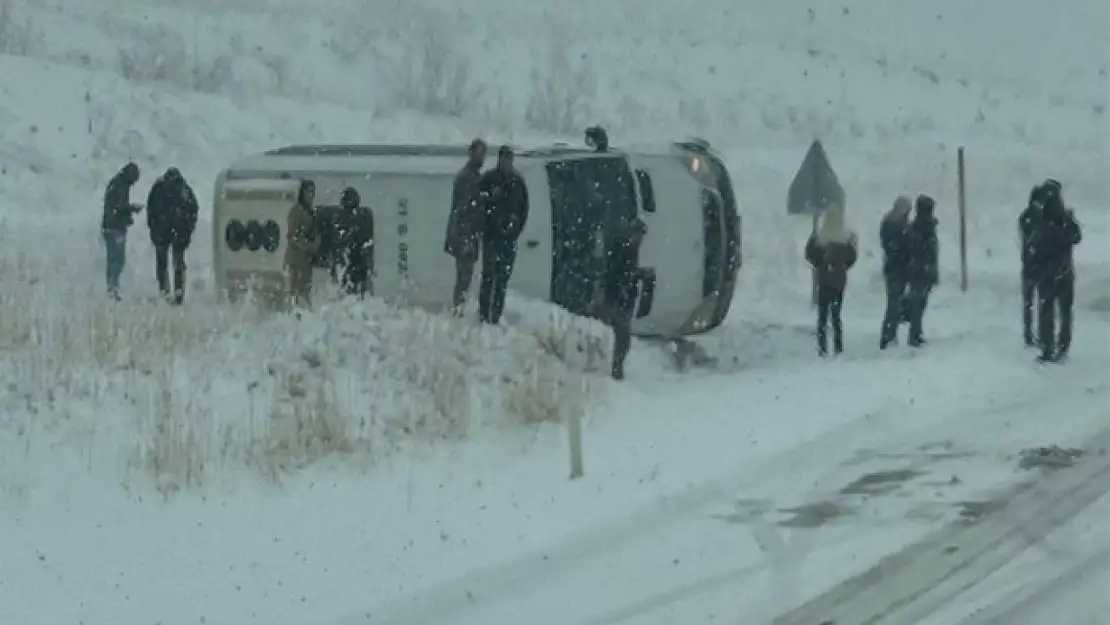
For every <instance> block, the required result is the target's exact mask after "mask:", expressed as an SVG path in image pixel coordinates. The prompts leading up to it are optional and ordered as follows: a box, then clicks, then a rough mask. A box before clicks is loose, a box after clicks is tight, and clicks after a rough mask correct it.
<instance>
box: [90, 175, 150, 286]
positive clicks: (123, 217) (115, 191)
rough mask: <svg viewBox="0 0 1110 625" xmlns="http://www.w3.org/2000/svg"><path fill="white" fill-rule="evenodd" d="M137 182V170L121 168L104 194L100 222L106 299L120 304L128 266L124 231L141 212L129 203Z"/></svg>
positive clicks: (125, 232)
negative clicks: (109, 298)
mask: <svg viewBox="0 0 1110 625" xmlns="http://www.w3.org/2000/svg"><path fill="white" fill-rule="evenodd" d="M138 181H139V166H138V165H136V164H135V163H128V164H126V165H124V166H123V168H122V169H120V170H119V172H117V173H116V175H115V176H112V179H111V180H109V181H108V187H107V189H105V191H104V215H103V217H102V218H101V220H100V233H101V236H103V237H104V247H105V249H106V251H107V271H106V273H107V278H108V295H110V296H111V297H112V298H113V299H115V300H117V301H118V300H119V298H120V296H119V277H120V274H122V273H123V266H124V265H125V264H126V262H127V230H128V228H130V227H131V226H132V224H134V223H135V213H137V212H139V211H141V210H142V209H143V207H142V206H139V205H138V204H132V203H131V187H133V186H135V183H136V182H138Z"/></svg>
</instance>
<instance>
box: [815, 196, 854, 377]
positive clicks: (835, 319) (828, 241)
mask: <svg viewBox="0 0 1110 625" xmlns="http://www.w3.org/2000/svg"><path fill="white" fill-rule="evenodd" d="M805 257H806V260H807V261H808V262H809V264H810V265H812V266H813V268H814V269H815V270H817V353H818V354H820V355H821V356H827V355H828V353H829V345H828V336H827V333H828V326H829V323H830V321H831V322H832V330H833V353H834V354H840V353H842V352H843V351H844V330H843V324H842V323H841V318H840V313H841V310H842V309H843V307H844V288H845V287H846V286H847V285H848V271H849V270H851V268H852V267H853V266H854V265H855V264H856V259H857V258H858V240H857V237H856V233H855V232H852V231H851V230H849V229H848V228H847V227H846V226H845V225H844V208H843V207H841V206H835V205H834V206H830V207H829V208H828V209H827V210H826V211H825V213H824V215H822V217H821V227H820V228H818V230H817V232H815V233H813V234H812V235H810V237H809V240H808V241H806V248H805Z"/></svg>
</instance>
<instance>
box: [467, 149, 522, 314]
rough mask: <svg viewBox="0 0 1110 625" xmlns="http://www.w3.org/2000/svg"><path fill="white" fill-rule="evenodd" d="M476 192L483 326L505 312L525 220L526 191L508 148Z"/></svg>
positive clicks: (480, 301) (499, 155)
mask: <svg viewBox="0 0 1110 625" xmlns="http://www.w3.org/2000/svg"><path fill="white" fill-rule="evenodd" d="M478 191H479V194H480V197H481V199H482V207H483V209H484V223H483V228H482V284H481V288H480V289H479V302H478V304H479V306H478V308H479V316H480V318H481V320H482V322H483V323H491V324H497V323H499V322H500V321H501V313H502V312H504V310H505V294H506V291H507V290H508V286H509V279H510V278H511V277H512V275H513V265H514V264H515V263H516V254H517V242H518V241H519V239H520V235H521V233H522V232H523V231H524V226H525V224H526V223H527V221H528V188H527V187H526V186H525V183H524V177H523V176H521V175H520V172H518V171H517V170H516V169H515V168H514V167H513V149H512V148H511V147H509V146H507V145H503V146H501V148H500V149H499V150H498V151H497V167H495V168H494V169H492V170H490V171H488V172H486V173H485V174H483V175H482V178H481V179H480V180H479V181H478Z"/></svg>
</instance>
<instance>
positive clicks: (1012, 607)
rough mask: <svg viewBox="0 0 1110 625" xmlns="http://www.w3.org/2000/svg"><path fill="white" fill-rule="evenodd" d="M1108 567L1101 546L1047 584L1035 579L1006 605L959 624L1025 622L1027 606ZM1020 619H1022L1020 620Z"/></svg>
mask: <svg viewBox="0 0 1110 625" xmlns="http://www.w3.org/2000/svg"><path fill="white" fill-rule="evenodd" d="M1108 567H1110V544H1107V545H1105V546H1103V547H1102V548H1101V549H1099V550H1098V551H1096V552H1095V553H1094V554H1092V555H1090V556H1088V557H1087V558H1085V559H1083V560H1082V561H1080V562H1079V563H1078V564H1076V565H1075V566H1072V567H1071V568H1069V569H1067V570H1066V571H1064V572H1063V573H1061V574H1060V575H1057V576H1056V577H1054V578H1052V579H1050V580H1048V581H1047V582H1045V581H1044V580H1039V581H1037V582H1032V583H1030V584H1027V585H1025V586H1022V587H1021V588H1020V589H1018V590H1017V591H1015V592H1013V593H1010V595H1009V596H1008V597H1007V601H1006V602H1004V603H999V604H996V605H992V606H991V607H990V608H988V609H987V610H985V611H984V612H981V613H979V614H976V615H974V616H972V617H969V618H967V619H964V620H963V621H962V622H961V625H963V624H966V625H1013V623H1023V622H1029V617H1028V615H1027V614H1026V613H1027V612H1028V611H1029V609H1030V608H1031V607H1033V606H1035V605H1036V604H1038V603H1041V602H1042V601H1044V600H1045V599H1047V598H1049V597H1050V596H1051V595H1054V594H1056V593H1057V592H1059V591H1060V590H1062V589H1064V588H1066V587H1067V586H1071V585H1073V584H1075V583H1076V582H1077V581H1079V580H1080V579H1082V578H1084V577H1087V576H1088V575H1090V574H1091V573H1094V572H1096V571H1105V570H1107V568H1108ZM1023 616H1025V618H1024V619H1023V618H1022V617H1023Z"/></svg>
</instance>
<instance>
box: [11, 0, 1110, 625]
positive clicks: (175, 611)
mask: <svg viewBox="0 0 1110 625" xmlns="http://www.w3.org/2000/svg"><path fill="white" fill-rule="evenodd" d="M553 6H554V5H550V4H545V3H519V2H512V3H510V2H509V1H508V0H467V1H466V2H463V3H458V2H446V1H445V0H420V1H418V2H403V1H402V0H375V1H374V2H371V3H361V4H360V3H354V2H349V0H342V1H341V0H314V1H313V2H311V3H303V2H301V3H295V2H286V1H284V0H234V1H229V2H202V1H200V0H196V1H191V2H179V1H176V0H160V1H157V2H138V1H136V0H85V1H83V2H70V1H68V0H67V1H61V0H47V1H45V2H35V3H31V2H24V1H18V0H0V76H3V80H2V81H0V389H2V390H0V621H3V622H12V623H16V622H18V623H24V624H26V625H38V624H40V623H41V624H43V625H47V624H49V625H56V624H58V623H78V622H84V623H140V622H161V623H163V624H165V625H177V624H178V623H181V624H184V623H198V622H205V623H210V624H224V623H228V624H235V625H240V624H244V623H259V624H263V623H265V624H275V623H277V624H283V623H296V624H298V625H300V624H303V623H313V624H317V623H318V624H320V625H348V624H352V625H353V624H354V623H375V624H376V623H435V622H454V623H471V622H473V623H485V624H487V625H488V624H489V623H522V622H535V623H540V622H547V621H549V620H550V619H551V618H552V617H553V616H552V615H556V614H558V615H559V620H560V622H566V623H582V624H586V623H591V624H594V623H596V624H598V625H601V624H603V623H617V622H621V623H656V622H659V623H663V622H668V623H669V622H685V623H701V622H710V620H714V621H715V622H722V621H723V622H735V621H736V619H737V618H739V616H740V615H742V614H743V615H747V617H748V618H751V619H755V620H746V621H744V622H762V621H759V619H764V620H765V621H769V620H770V618H771V617H772V616H773V615H775V614H778V613H780V612H782V611H784V610H786V609H787V608H790V607H793V606H796V605H801V604H802V603H803V602H804V601H805V600H806V599H807V598H809V597H811V596H815V595H818V594H819V593H821V592H823V591H824V590H826V589H828V588H829V587H831V586H833V585H834V584H836V583H837V582H838V581H839V580H840V579H842V578H846V577H848V576H851V575H853V574H855V573H857V572H860V571H862V570H864V569H867V568H868V567H870V566H871V565H872V564H873V563H874V562H875V561H876V560H877V559H878V558H880V557H882V556H883V555H884V554H886V553H889V552H891V551H895V550H897V549H899V548H900V547H901V546H902V545H904V544H907V543H911V542H913V541H915V540H916V539H917V538H919V537H921V536H923V535H925V534H926V533H927V532H929V531H930V530H931V529H934V528H935V527H937V526H938V525H941V524H944V523H947V522H949V521H951V520H953V519H956V518H960V517H961V515H963V516H964V517H966V516H968V515H971V516H975V514H977V512H976V511H977V510H982V509H985V508H990V506H991V505H992V504H993V503H994V502H996V501H997V499H998V498H999V497H1001V495H1000V493H1005V492H1008V491H1007V489H1009V488H1011V487H1012V486H1013V484H1014V483H1015V482H1018V481H1022V480H1025V479H1027V478H1028V477H1029V476H1031V475H1032V473H1030V472H1029V471H1024V470H1021V469H1019V468H1018V466H1019V461H1018V460H1019V458H1018V454H1019V452H1020V451H1021V450H1022V449H1024V448H1027V447H1032V446H1041V445H1060V446H1064V447H1073V446H1074V447H1083V446H1084V444H1085V441H1086V440H1087V439H1088V437H1089V435H1090V434H1091V433H1092V432H1094V431H1095V430H1097V429H1099V428H1100V427H1102V426H1103V425H1104V423H1105V406H1106V405H1107V400H1108V399H1110V395H1108V389H1107V385H1108V383H1110V380H1108V379H1107V377H1106V373H1105V372H1106V371H1108V370H1110V253H1108V252H1107V249H1108V248H1107V245H1106V236H1107V234H1108V233H1110V202H1108V201H1107V200H1106V198H1107V197H1110V179H1108V178H1107V175H1106V174H1107V172H1108V171H1110V150H1108V149H1107V146H1110V111H1108V110H1107V107H1108V105H1110V76H1108V71H1110V42H1108V41H1107V39H1106V36H1105V33H1106V32H1107V31H1108V30H1110V6H1107V5H1106V3H1105V2H1102V1H1101V0H1059V1H1058V2H1056V3H1053V4H1052V5H1051V7H1049V6H1048V5H1046V4H1045V3H1044V2H1039V1H1038V0H981V1H979V2H974V3H968V2H962V1H959V0H936V1H934V2H931V3H921V2H909V1H902V0H899V1H889V2H885V3H874V2H865V1H863V0H843V1H842V2H838V3H834V4H828V3H825V4H822V3H816V2H802V1H801V0H779V1H778V2H771V3H768V2H754V1H750V0H743V1H741V2H737V1H735V0H708V1H706V2H700V3H696V4H694V5H690V4H687V3H667V2H654V1H652V2H646V1H645V0H639V1H633V0H610V1H609V2H599V3H593V4H590V5H588V6H587V5H582V6H576V8H575V9H574V10H573V11H558V10H556V9H555V8H553ZM597 122H600V123H602V124H604V125H606V126H607V127H608V128H609V129H610V133H611V135H612V137H613V139H614V142H615V143H622V142H631V141H633V140H640V139H654V138H683V137H685V136H687V135H699V136H704V137H707V138H709V139H710V140H711V141H712V142H713V143H714V144H715V145H716V146H717V147H719V148H720V149H721V150H722V151H723V152H724V153H725V154H726V157H727V160H728V163H729V165H730V166H731V168H732V174H733V178H734V181H735V183H736V186H737V194H738V201H739V203H740V205H741V210H742V211H743V213H744V225H745V238H744V268H743V271H742V279H741V286H740V288H739V289H738V291H737V301H736V303H735V305H734V307H733V313H732V316H731V317H730V318H729V320H728V322H727V323H726V326H725V327H723V328H721V329H720V330H718V331H717V332H715V333H713V334H712V335H710V336H707V337H705V338H704V339H702V340H701V341H700V342H701V344H702V346H703V347H704V348H705V349H706V350H707V351H708V352H709V353H710V354H712V355H713V356H715V357H717V358H718V361H719V366H718V367H716V368H715V369H712V370H695V371H691V372H688V373H685V374H681V373H678V372H676V371H674V370H673V368H672V367H671V366H670V362H669V359H668V358H667V357H666V355H665V354H664V353H663V352H662V351H661V350H659V349H657V348H653V347H650V346H647V345H637V346H636V347H635V348H634V352H633V355H632V360H631V366H630V369H629V378H630V379H629V380H628V381H627V382H626V383H624V384H621V385H618V384H616V383H614V382H612V381H610V380H608V379H606V378H604V377H603V376H601V375H600V373H599V372H598V370H597V369H598V367H596V366H595V365H597V363H591V362H587V358H586V356H585V354H584V353H580V352H579V351H578V350H577V349H576V348H577V346H578V345H580V344H584V343H585V342H586V341H588V340H589V339H590V338H597V337H603V338H605V339H606V340H607V334H606V333H605V331H604V329H603V328H600V327H598V326H597V325H596V324H592V323H589V322H584V321H574V320H571V319H568V318H567V317H566V316H565V315H563V314H560V313H558V312H557V311H554V310H551V309H549V308H548V307H546V306H544V305H540V304H536V303H533V302H525V301H512V302H510V309H511V310H510V314H509V323H508V324H507V326H508V327H507V328H504V329H490V328H475V327H473V326H471V325H470V324H468V323H466V322H461V321H457V320H453V319H447V318H442V317H438V316H434V315H423V314H414V313H411V312H409V311H398V310H394V309H391V308H389V307H388V306H386V305H384V304H381V303H378V302H368V303H365V304H335V305H332V306H329V307H327V308H325V309H324V310H322V311H319V312H318V313H317V314H314V315H310V316H309V317H308V318H306V319H303V320H300V321H296V320H293V319H289V318H283V317H271V316H263V315H260V314H258V313H255V312H253V311H251V310H249V309H240V308H235V307H229V306H225V305H221V304H217V303H216V298H215V294H214V293H213V292H212V288H211V274H210V271H211V249H210V248H211V241H210V235H209V229H208V228H206V227H205V225H204V224H202V225H201V226H200V227H199V228H198V236H197V237H196V239H195V241H194V243H193V246H192V248H191V249H190V253H189V282H190V287H189V288H190V291H189V294H188V296H187V302H186V305H185V306H184V307H183V308H181V309H176V308H175V309H168V308H166V307H163V306H159V305H156V304H155V303H153V295H154V293H155V292H156V288H155V282H154V277H153V259H152V252H151V250H150V246H149V244H148V241H147V237H146V233H145V232H144V231H143V230H144V228H143V227H141V226H140V227H138V228H136V229H135V230H133V231H132V234H131V236H130V237H129V242H128V254H129V257H128V266H127V269H126V271H125V274H124V289H125V291H126V292H127V293H128V295H129V297H128V299H127V301H126V302H125V303H123V304H122V305H110V304H109V302H107V301H106V300H105V298H104V296H103V291H104V289H103V280H104V278H103V273H104V265H103V263H104V259H103V249H102V244H101V242H100V239H99V233H98V231H97V230H98V227H99V204H100V198H101V196H102V193H103V188H104V184H105V183H106V181H107V178H108V177H109V176H110V175H111V174H112V173H114V172H115V171H116V170H117V169H118V168H119V167H120V166H121V165H122V164H123V163H124V162H126V161H127V160H128V159H133V160H134V161H135V162H137V163H138V164H139V165H140V167H142V168H143V178H142V180H141V181H140V183H139V184H138V186H137V194H141V196H142V197H144V198H145V194H146V192H147V190H148V189H149V184H150V183H151V182H152V181H153V180H154V179H155V177H156V176H157V175H158V174H159V173H161V171H163V170H164V169H165V168H166V167H169V166H171V165H173V166H177V167H179V168H180V169H181V170H182V171H183V172H184V174H185V176H186V177H187V178H188V179H189V180H190V182H191V183H192V184H193V185H194V187H195V188H196V190H197V192H198V195H199V196H200V198H201V202H202V215H201V219H202V221H203V220H207V218H208V213H207V211H209V210H210V206H208V202H209V196H210V194H211V184H212V181H213V179H214V176H215V174H216V172H217V171H218V170H219V169H220V168H221V167H223V166H224V165H225V164H226V163H227V162H229V161H230V160H232V159H233V158H235V157H236V156H239V155H242V154H246V153H250V152H255V151H259V150H262V149H266V148H270V147H275V146H277V145H283V144H290V143H297V142H331V141H334V142H344V141H351V142H370V141H406V142H422V141H457V142H460V143H461V142H463V141H466V140H468V139H470V138H471V137H473V136H476V135H482V136H485V137H487V138H488V139H489V140H490V141H491V142H495V143H496V142H500V141H505V140H510V141H523V140H527V139H539V138H555V137H558V138H563V139H566V140H570V141H577V140H578V139H579V133H580V129H581V128H583V127H584V126H586V125H588V124H591V123H597ZM814 137H820V138H821V139H822V140H823V142H824V143H825V145H826V147H827V149H828V151H829V153H830V156H831V159H832V162H833V165H834V166H835V167H836V169H837V172H838V174H839V176H840V178H841V180H842V182H843V183H844V186H845V187H846V190H847V194H848V203H849V207H848V211H849V219H850V221H851V223H852V225H853V227H855V228H856V229H857V230H858V231H859V234H860V238H861V252H862V260H861V262H860V265H859V267H858V268H857V269H856V270H854V272H853V275H852V278H851V283H850V285H849V289H848V295H847V302H846V308H845V317H846V333H847V354H846V355H845V357H844V358H842V359H839V360H838V361H836V362H824V361H818V360H817V359H816V358H815V357H814V355H813V353H814V349H813V339H812V330H811V328H812V325H813V322H812V315H813V313H812V311H811V310H810V309H809V307H808V302H807V298H808V293H807V290H808V271H807V268H806V266H805V264H804V262H803V260H802V258H801V247H802V244H803V243H804V241H805V237H806V235H807V234H808V230H809V226H810V225H809V222H808V220H806V219H801V220H799V219H797V218H791V217H788V216H786V215H785V214H784V213H785V206H784V205H785V193H786V187H787V186H788V184H789V182H790V180H791V178H792V176H793V174H794V171H795V169H796V168H797V166H798V164H799V163H800V161H801V157H802V155H803V153H804V151H805V149H806V147H807V146H808V144H809V142H810V141H811V140H812V139H813V138H814ZM957 146H965V147H966V150H967V159H968V208H969V216H968V219H969V223H968V234H969V265H970V269H971V277H970V279H971V289H970V291H969V292H968V293H961V292H960V291H959V290H958V288H957V286H956V285H957V284H958V266H959V265H958V259H957V243H956V242H957V238H956V232H957V230H956V224H957V219H956V209H955V200H956V184H955V154H956V148H957ZM1049 176H1051V177H1055V178H1058V179H1060V180H1061V181H1063V183H1064V185H1065V196H1066V197H1067V199H1068V201H1069V202H1070V203H1072V204H1073V205H1074V206H1075V207H1077V213H1078V215H1079V218H1080V220H1081V221H1082V223H1083V226H1084V229H1085V230H1084V234H1085V242H1084V244H1083V245H1081V246H1080V247H1079V248H1078V250H1077V264H1078V269H1077V271H1078V275H1079V284H1078V301H1077V305H1076V315H1077V325H1076V335H1077V345H1076V346H1075V348H1074V349H1073V355H1072V358H1071V361H1070V362H1069V363H1068V364H1067V365H1066V366H1065V367H1062V368H1051V369H1047V370H1042V369H1038V368H1035V367H1033V366H1032V364H1031V360H1032V354H1030V353H1029V351H1028V350H1024V349H1023V348H1022V347H1021V340H1020V339H1021V337H1020V327H1019V320H1020V310H1019V290H1018V284H1017V266H1016V263H1017V249H1016V240H1015V238H1016V232H1015V230H1016V227H1015V226H1016V224H1015V220H1016V216H1017V213H1018V211H1019V210H1020V208H1021V207H1022V205H1023V204H1024V202H1025V200H1026V198H1027V196H1028V192H1029V188H1030V186H1031V185H1032V184H1034V183H1036V182H1038V181H1040V180H1042V179H1044V178H1045V177H1049ZM918 192H927V193H929V194H931V195H933V196H934V197H935V198H936V199H937V201H938V204H939V207H938V217H939V218H940V220H941V233H942V242H941V250H942V264H943V268H942V276H941V286H940V289H939V291H938V292H937V293H936V294H935V296H934V298H933V301H932V302H930V309H929V310H930V312H929V316H928V318H927V328H926V330H927V332H928V334H929V337H930V339H931V343H930V345H929V347H928V348H927V349H926V350H924V351H922V352H920V353H916V354H910V353H908V350H906V349H905V348H900V349H899V350H895V351H894V352H892V353H880V352H879V350H878V349H877V345H876V343H877V338H878V336H877V335H878V328H879V320H880V316H881V313H882V310H881V306H882V299H883V294H882V284H881V279H880V276H879V259H878V257H877V254H878V244H877V241H876V240H875V239H876V236H875V232H876V230H877V221H878V218H879V216H880V215H881V214H882V213H883V212H884V211H885V210H887V209H888V208H889V206H890V203H891V201H892V200H893V198H894V197H895V195H897V194H898V193H908V194H916V193H918ZM135 199H141V198H135ZM440 243H441V242H440V241H431V242H429V245H437V246H438V245H439V244H440ZM604 369H605V367H604V366H602V367H600V370H602V371H604ZM571 414H581V415H583V416H585V418H586V422H585V423H586V426H585V433H584V437H585V443H586V463H587V473H586V477H585V478H584V479H583V480H579V481H574V482H569V481H567V480H566V466H565V465H566V449H565V431H564V428H563V423H562V422H563V421H564V420H565V418H566V417H567V416H569V415H571ZM584 597H590V599H589V600H586V599H584Z"/></svg>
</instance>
